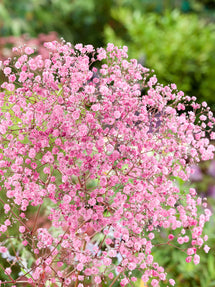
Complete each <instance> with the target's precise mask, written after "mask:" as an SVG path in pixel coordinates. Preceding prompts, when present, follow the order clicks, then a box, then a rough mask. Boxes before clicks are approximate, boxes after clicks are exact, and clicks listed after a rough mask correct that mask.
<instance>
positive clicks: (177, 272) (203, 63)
mask: <svg viewBox="0 0 215 287" xmlns="http://www.w3.org/2000/svg"><path fill="white" fill-rule="evenodd" d="M61 38H64V39H65V40H66V41H69V42H71V43H72V44H76V43H83V44H93V45H94V46H95V47H100V46H105V45H106V44H107V43H108V42H112V43H114V44H116V45H120V46H122V45H126V46H128V48H129V50H128V54H129V57H131V58H136V59H138V61H139V62H140V63H141V64H143V65H145V66H147V67H149V68H151V69H153V70H154V71H155V73H156V74H157V76H158V80H159V82H161V83H163V84H168V83H176V84H177V87H178V89H179V90H183V91H184V92H185V93H186V94H188V95H190V96H195V97H197V99H198V101H199V102H202V101H207V103H208V104H209V106H210V107H211V109H212V110H213V111H214V112H215V0H0V60H3V59H6V58H7V57H11V56H12V54H11V48H12V47H13V46H20V45H23V44H27V45H30V46H33V47H36V48H37V49H38V50H39V53H42V54H44V53H45V52H44V49H43V43H44V42H45V41H52V40H56V39H61ZM44 56H45V57H46V56H47V55H46V54H44ZM0 79H1V81H3V79H2V77H1V78H0ZM190 181H191V184H192V185H194V186H195V187H196V188H197V190H198V192H199V194H200V196H202V197H208V201H209V207H210V208H211V209H212V210H214V207H215V161H214V160H212V161H208V162H204V163H199V165H197V166H195V173H194V174H193V176H192V177H191V179H190ZM181 188H182V189H183V188H184V184H183V183H181ZM214 222H215V220H214V216H213V218H212V220H211V222H210V223H209V224H208V225H207V227H206V232H207V233H208V235H209V241H208V245H209V246H210V247H211V250H210V252H209V253H208V254H205V253H204V252H201V264H200V265H198V266H194V264H192V263H190V264H186V263H185V257H186V255H185V256H182V255H181V253H180V251H177V249H173V248H171V247H170V246H169V247H167V246H165V248H163V249H162V248H161V249H160V251H159V252H156V254H153V255H154V256H155V258H156V259H157V260H159V262H163V264H164V265H165V267H166V270H167V271H168V272H169V274H170V275H171V277H173V278H175V279H176V283H177V284H176V286H178V287H182V286H183V287H214V286H215V224H214ZM0 279H2V278H0ZM138 284H141V283H140V282H139V283H138ZM114 286H115V285H114ZM139 286H140V285H139Z"/></svg>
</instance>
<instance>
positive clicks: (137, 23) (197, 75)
mask: <svg viewBox="0 0 215 287" xmlns="http://www.w3.org/2000/svg"><path fill="white" fill-rule="evenodd" d="M112 16H113V18H114V19H116V21H119V22H121V23H122V25H123V26H124V27H125V28H126V30H127V32H128V35H129V38H130V40H129V41H125V40H124V39H122V38H120V37H119V36H117V35H116V33H115V31H114V29H112V28H111V27H110V26H106V29H105V35H106V41H107V42H113V43H115V44H116V45H127V46H128V48H129V49H128V52H129V56H131V57H133V58H138V59H139V61H141V62H142V63H143V64H144V65H146V66H147V67H149V68H151V69H155V73H156V74H157V76H158V80H159V82H161V83H163V84H168V83H171V82H172V83H176V84H177V86H178V88H179V89H180V90H183V91H184V92H185V93H186V94H188V95H190V96H196V97H197V98H198V100H199V101H200V102H201V101H204V100H205V101H207V102H208V104H209V106H211V108H212V109H213V110H215V104H214V94H215V81H214V78H215V25H214V24H208V23H206V22H205V21H204V20H203V19H202V20H200V19H199V18H198V17H197V16H196V15H194V14H189V15H188V14H182V13H180V12H179V11H178V10H173V11H166V12H165V14H164V15H160V14H155V13H147V14H142V13H140V12H139V11H138V10H136V11H133V12H132V11H131V10H129V9H126V8H121V9H118V10H117V11H116V10H112Z"/></svg>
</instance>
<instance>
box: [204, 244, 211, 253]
mask: <svg viewBox="0 0 215 287" xmlns="http://www.w3.org/2000/svg"><path fill="white" fill-rule="evenodd" d="M209 250H210V247H208V245H205V246H204V251H205V253H208V252H209Z"/></svg>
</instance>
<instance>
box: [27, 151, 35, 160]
mask: <svg viewBox="0 0 215 287" xmlns="http://www.w3.org/2000/svg"><path fill="white" fill-rule="evenodd" d="M28 156H29V157H30V158H32V159H33V158H35V156H36V150H35V149H34V148H31V149H30V150H29V153H28Z"/></svg>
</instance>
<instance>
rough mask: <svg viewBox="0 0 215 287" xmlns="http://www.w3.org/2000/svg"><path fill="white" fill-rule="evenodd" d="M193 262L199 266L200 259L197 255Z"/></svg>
mask: <svg viewBox="0 0 215 287" xmlns="http://www.w3.org/2000/svg"><path fill="white" fill-rule="evenodd" d="M193 262H194V264H195V265H197V264H199V262H200V257H199V255H197V254H195V255H194V257H193Z"/></svg>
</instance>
